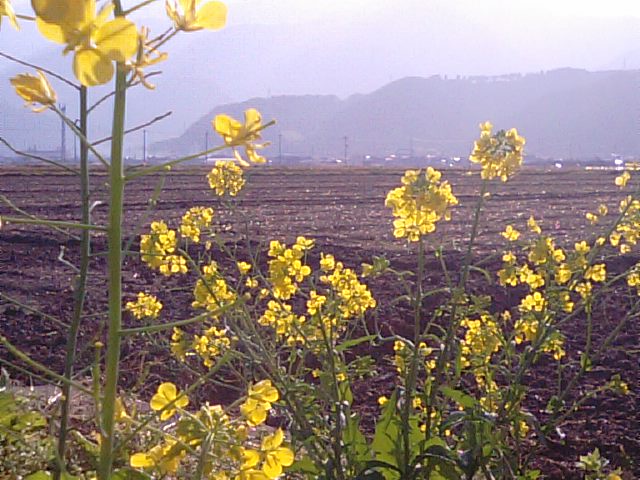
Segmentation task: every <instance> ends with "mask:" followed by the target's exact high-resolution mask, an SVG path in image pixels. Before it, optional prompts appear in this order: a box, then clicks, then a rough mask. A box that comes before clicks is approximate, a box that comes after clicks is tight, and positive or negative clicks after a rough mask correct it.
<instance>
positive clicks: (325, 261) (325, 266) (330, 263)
mask: <svg viewBox="0 0 640 480" xmlns="http://www.w3.org/2000/svg"><path fill="white" fill-rule="evenodd" d="M334 268H336V259H335V258H334V256H333V255H331V254H329V255H325V254H324V253H321V254H320V269H321V270H322V271H323V272H330V271H331V270H333V269H334Z"/></svg>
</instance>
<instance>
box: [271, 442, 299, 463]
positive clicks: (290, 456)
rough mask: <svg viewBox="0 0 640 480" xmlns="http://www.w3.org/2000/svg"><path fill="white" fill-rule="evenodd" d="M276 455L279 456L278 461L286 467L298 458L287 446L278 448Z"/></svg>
mask: <svg viewBox="0 0 640 480" xmlns="http://www.w3.org/2000/svg"><path fill="white" fill-rule="evenodd" d="M275 455H276V456H277V457H278V461H279V462H280V463H281V464H282V465H283V466H285V467H290V466H291V465H293V462H294V460H295V459H296V457H295V455H294V453H293V451H291V449H289V448H286V447H282V448H279V449H278V450H276V452H275Z"/></svg>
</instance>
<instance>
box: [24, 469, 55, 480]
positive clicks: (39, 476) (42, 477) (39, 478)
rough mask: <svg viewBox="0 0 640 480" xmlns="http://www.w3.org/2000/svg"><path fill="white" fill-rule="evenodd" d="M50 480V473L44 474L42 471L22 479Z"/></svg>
mask: <svg viewBox="0 0 640 480" xmlns="http://www.w3.org/2000/svg"><path fill="white" fill-rule="evenodd" d="M50 478H52V476H51V473H50V472H45V471H44V470H40V471H39V472H36V473H32V474H31V475H27V476H26V477H24V480H49V479H50Z"/></svg>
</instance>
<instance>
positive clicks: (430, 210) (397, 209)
mask: <svg viewBox="0 0 640 480" xmlns="http://www.w3.org/2000/svg"><path fill="white" fill-rule="evenodd" d="M441 176H442V174H441V173H440V172H439V171H437V170H435V169H433V168H432V167H428V168H427V169H426V171H424V175H423V174H422V171H421V170H408V171H406V172H405V174H404V176H403V178H402V186H401V187H398V188H394V189H393V190H391V191H390V192H389V193H388V194H387V198H386V199H385V203H384V204H385V206H387V207H390V208H391V209H392V214H393V216H394V217H395V220H394V221H393V235H394V236H395V237H396V238H405V237H406V238H407V240H408V241H410V242H417V241H418V240H420V238H421V237H423V236H424V235H428V234H430V233H432V232H434V231H435V229H436V223H437V222H439V221H440V220H443V219H444V220H446V221H448V220H451V208H452V207H454V206H455V205H457V204H458V199H457V198H456V197H455V195H453V192H452V190H451V185H450V184H449V182H447V181H441Z"/></svg>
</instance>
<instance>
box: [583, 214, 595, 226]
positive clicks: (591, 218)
mask: <svg viewBox="0 0 640 480" xmlns="http://www.w3.org/2000/svg"><path fill="white" fill-rule="evenodd" d="M585 218H586V219H587V220H589V223H590V224H591V225H595V224H596V223H598V216H597V215H595V214H593V213H591V212H587V214H586V215H585Z"/></svg>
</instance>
